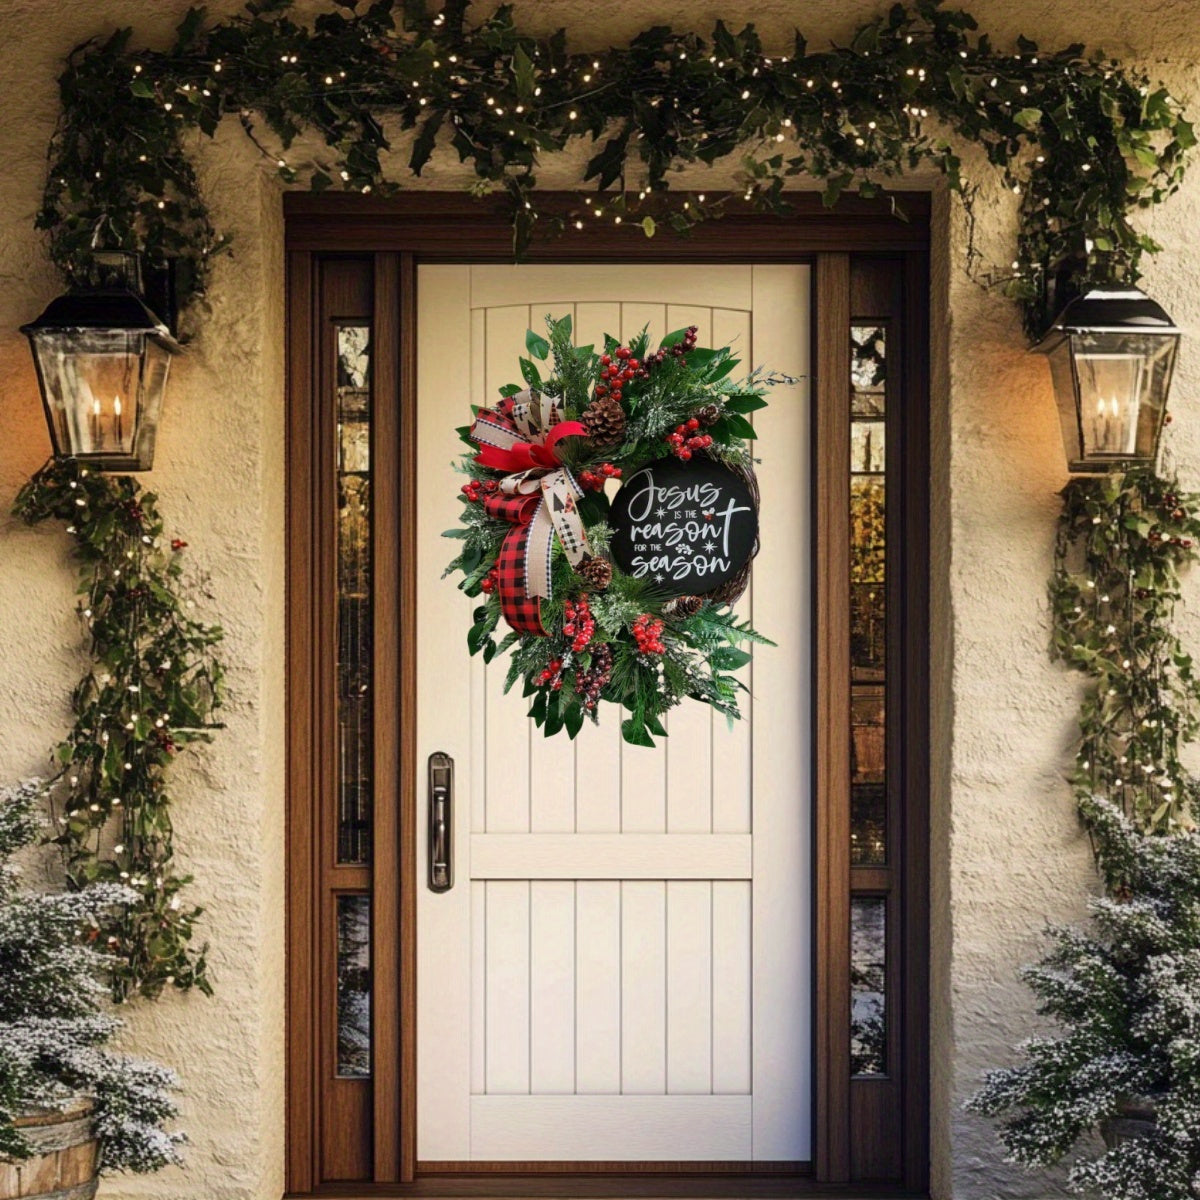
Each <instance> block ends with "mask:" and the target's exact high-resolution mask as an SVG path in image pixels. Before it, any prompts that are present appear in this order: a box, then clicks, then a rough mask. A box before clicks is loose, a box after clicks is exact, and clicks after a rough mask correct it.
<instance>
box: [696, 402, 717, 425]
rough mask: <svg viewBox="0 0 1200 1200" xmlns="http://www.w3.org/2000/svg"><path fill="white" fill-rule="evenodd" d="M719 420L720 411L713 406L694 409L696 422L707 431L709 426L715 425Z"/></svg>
mask: <svg viewBox="0 0 1200 1200" xmlns="http://www.w3.org/2000/svg"><path fill="white" fill-rule="evenodd" d="M720 419H721V410H720V408H718V407H717V405H715V404H706V405H705V406H704V407H703V408H698V409H696V420H697V421H699V422H700V424H701V425H703V426H704V428H705V429H708V428H709V426H711V425H715V424H716V423H717V422H718V421H719V420H720Z"/></svg>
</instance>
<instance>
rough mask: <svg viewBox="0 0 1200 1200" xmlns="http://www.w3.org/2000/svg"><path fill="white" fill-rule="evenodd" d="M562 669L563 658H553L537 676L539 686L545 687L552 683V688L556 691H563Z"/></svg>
mask: <svg viewBox="0 0 1200 1200" xmlns="http://www.w3.org/2000/svg"><path fill="white" fill-rule="evenodd" d="M562 669H563V660H562V659H561V658H552V659H551V660H550V661H549V662H548V663H547V664H546V667H545V669H544V670H543V671H542V673H541V674H540V675H539V676H538V677H537V686H538V687H545V686H546V684H549V685H550V689H551V690H552V691H555V692H561V691H562Z"/></svg>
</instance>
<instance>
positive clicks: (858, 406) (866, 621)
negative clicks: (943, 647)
mask: <svg viewBox="0 0 1200 1200" xmlns="http://www.w3.org/2000/svg"><path fill="white" fill-rule="evenodd" d="M850 388H851V390H850V413H849V416H850V693H851V694H850V711H851V716H850V720H851V729H850V755H851V761H850V839H851V841H850V861H851V863H852V864H853V865H856V866H870V865H878V864H881V863H884V862H886V861H887V792H886V784H887V779H886V745H887V737H886V734H887V730H886V721H885V718H886V711H887V706H886V690H885V689H886V681H885V672H886V667H887V653H886V651H887V620H886V617H887V607H886V598H887V597H886V586H887V575H886V551H887V537H886V525H887V504H886V500H887V490H886V486H887V485H886V476H885V469H886V449H887V429H886V417H887V398H886V393H887V330H886V329H885V328H884V327H883V326H881V325H854V326H852V327H851V330H850Z"/></svg>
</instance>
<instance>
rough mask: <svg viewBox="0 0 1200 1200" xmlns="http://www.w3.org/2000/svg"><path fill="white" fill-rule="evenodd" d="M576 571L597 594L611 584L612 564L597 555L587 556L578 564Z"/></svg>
mask: <svg viewBox="0 0 1200 1200" xmlns="http://www.w3.org/2000/svg"><path fill="white" fill-rule="evenodd" d="M577 570H578V572H579V574H580V575H581V576H582V577H583V578H584V579H586V580H587V582H588V584H589V586H591V587H593V588H595V589H596V591H598V592H602V591H604V589H605V588H606V587H608V585H609V584H610V583H612V563H610V562H609V561H608V559H607V558H602V557H601V556H600V555H599V554H592V555H589V556H588V557H587V558H585V559H584V560H583V562H581V563H580V564H579V566H578V568H577Z"/></svg>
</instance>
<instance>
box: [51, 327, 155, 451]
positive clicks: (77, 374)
mask: <svg viewBox="0 0 1200 1200" xmlns="http://www.w3.org/2000/svg"><path fill="white" fill-rule="evenodd" d="M144 341H145V336H144V335H143V334H141V333H138V332H134V331H130V330H125V329H53V330H39V331H38V332H37V333H36V334H35V335H34V338H33V342H34V348H35V351H36V353H37V360H38V370H39V372H40V373H41V377H42V386H43V395H44V397H45V403H46V407H47V409H48V411H49V415H50V419H51V424H52V427H53V429H54V431H55V439H56V441H57V445H56V447H55V449H56V451H57V453H59V454H60V455H72V456H75V457H79V458H87V457H97V456H111V457H115V458H132V457H133V451H134V445H135V442H136V438H137V430H138V424H139V421H140V420H141V418H142V413H141V411H140V400H141V396H140V385H141V383H142V373H141V351H142V346H143V343H144ZM164 353H165V352H164ZM165 378H166V372H165V370H163V372H162V381H161V382H162V383H165ZM160 396H161V392H160Z"/></svg>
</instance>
